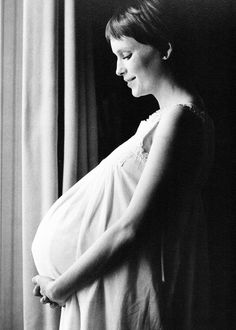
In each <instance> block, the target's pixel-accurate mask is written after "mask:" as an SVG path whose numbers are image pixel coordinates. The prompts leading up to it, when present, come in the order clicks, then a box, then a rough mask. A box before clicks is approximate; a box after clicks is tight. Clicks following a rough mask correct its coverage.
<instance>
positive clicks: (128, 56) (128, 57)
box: [123, 53, 132, 60]
mask: <svg viewBox="0 0 236 330" xmlns="http://www.w3.org/2000/svg"><path fill="white" fill-rule="evenodd" d="M131 56H132V53H130V54H128V55H124V56H123V60H129V59H130V58H131Z"/></svg>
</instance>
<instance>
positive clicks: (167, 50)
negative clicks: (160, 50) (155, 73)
mask: <svg viewBox="0 0 236 330" xmlns="http://www.w3.org/2000/svg"><path fill="white" fill-rule="evenodd" d="M172 50H173V48H172V45H171V43H170V42H168V48H167V49H166V54H165V55H164V56H163V57H162V59H163V60H165V61H166V60H168V58H169V57H170V55H171V53H172Z"/></svg>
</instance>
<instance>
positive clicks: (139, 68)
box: [110, 37, 165, 97]
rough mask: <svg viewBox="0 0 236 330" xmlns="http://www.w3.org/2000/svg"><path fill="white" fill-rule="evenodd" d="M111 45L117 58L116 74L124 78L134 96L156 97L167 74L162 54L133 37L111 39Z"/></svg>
mask: <svg viewBox="0 0 236 330" xmlns="http://www.w3.org/2000/svg"><path fill="white" fill-rule="evenodd" d="M110 44H111V49H112V52H113V53H114V54H115V55H116V56H117V66H116V74H117V75H118V76H122V77H123V79H124V81H125V82H126V83H127V85H128V87H129V88H131V90H132V95H133V96H135V97H140V96H144V95H148V94H152V95H155V94H156V91H157V89H158V85H159V83H160V80H161V79H162V77H163V74H164V72H165V70H164V65H163V60H162V58H161V55H160V52H159V51H158V50H157V49H156V48H154V47H152V46H150V45H145V44H142V43H140V42H138V41H137V40H135V39H134V38H131V37H122V38H120V39H115V38H111V39H110Z"/></svg>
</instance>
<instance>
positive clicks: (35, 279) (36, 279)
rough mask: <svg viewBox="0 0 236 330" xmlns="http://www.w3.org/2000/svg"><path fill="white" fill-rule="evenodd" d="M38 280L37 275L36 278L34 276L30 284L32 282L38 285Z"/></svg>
mask: <svg viewBox="0 0 236 330" xmlns="http://www.w3.org/2000/svg"><path fill="white" fill-rule="evenodd" d="M38 280H39V275H36V276H34V277H33V278H32V282H33V283H34V284H38Z"/></svg>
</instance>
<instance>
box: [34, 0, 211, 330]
mask: <svg viewBox="0 0 236 330" xmlns="http://www.w3.org/2000/svg"><path fill="white" fill-rule="evenodd" d="M163 3H164V1H163ZM171 22H172V21H171V19H170V16H169V14H168V11H167V10H166V8H165V6H164V5H163V4H162V2H161V1H155V0H143V1H138V0H136V1H131V2H128V4H127V5H126V6H123V7H122V8H120V9H119V10H118V11H117V12H116V13H115V14H114V16H113V17H112V18H111V19H110V21H109V22H108V24H107V27H106V38H107V40H108V41H109V43H110V45H111V49H112V52H113V53H114V54H115V56H116V57H117V67H116V74H117V75H118V76H120V77H121V78H122V79H123V80H124V83H125V84H127V86H128V88H130V90H131V93H132V95H133V96H134V97H140V96H143V95H148V94H151V95H153V96H154V97H155V98H156V100H157V102H158V103H157V106H158V104H159V109H158V110H157V111H156V112H154V113H153V114H152V115H151V116H150V117H149V118H148V119H147V120H144V121H142V122H141V123H140V125H139V126H138V128H137V131H136V133H135V134H134V136H132V137H131V138H130V139H129V140H128V141H126V142H125V143H123V144H122V145H121V146H119V147H118V148H117V149H115V150H114V151H113V152H112V153H111V154H110V155H109V156H108V157H107V158H105V159H104V160H103V161H102V162H101V163H100V164H99V165H98V166H97V167H96V168H94V169H93V170H92V171H91V172H89V173H88V174H87V175H86V176H84V177H83V178H82V179H81V180H80V181H78V182H77V183H76V184H75V185H74V186H73V187H72V188H70V189H69V190H68V191H67V192H66V193H65V194H64V195H63V196H62V197H60V198H59V199H58V200H57V201H56V202H55V203H54V205H52V207H51V208H50V210H49V211H48V213H47V214H46V215H45V217H44V219H43V220H42V222H41V223H40V226H39V228H38V231H37V233H36V236H35V239H34V242H33V246H32V252H33V257H34V261H35V264H36V267H37V270H38V273H39V275H37V276H35V277H34V278H33V282H34V284H35V288H34V294H35V295H37V296H40V299H41V302H42V303H50V304H51V305H60V306H63V308H62V314H61V321H60V329H61V330H73V329H75V330H118V329H119V330H129V329H130V330H159V329H175V330H176V329H181V330H184V329H186V330H187V329H188V330H190V329H201V330H203V329H209V324H208V285H207V277H208V271H207V269H208V264H207V248H206V220H205V216H204V209H203V201H202V189H203V187H204V184H205V182H206V179H207V175H208V172H209V167H210V164H211V162H212V157H213V126H212V121H211V119H210V118H209V116H208V114H207V112H206V110H205V107H204V103H203V101H202V99H201V98H200V96H199V95H198V94H197V92H196V91H195V89H194V88H193V86H192V84H190V81H191V79H187V78H186V76H187V75H186V72H182V74H181V67H180V66H179V64H178V63H179V61H177V54H178V47H180V48H181V44H178V43H176V42H175V40H173V34H172V33H171V32H172V28H173V26H176V25H175V24H174V23H173V26H172V25H171ZM188 78H189V77H188ZM190 78H191V77H190Z"/></svg>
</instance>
